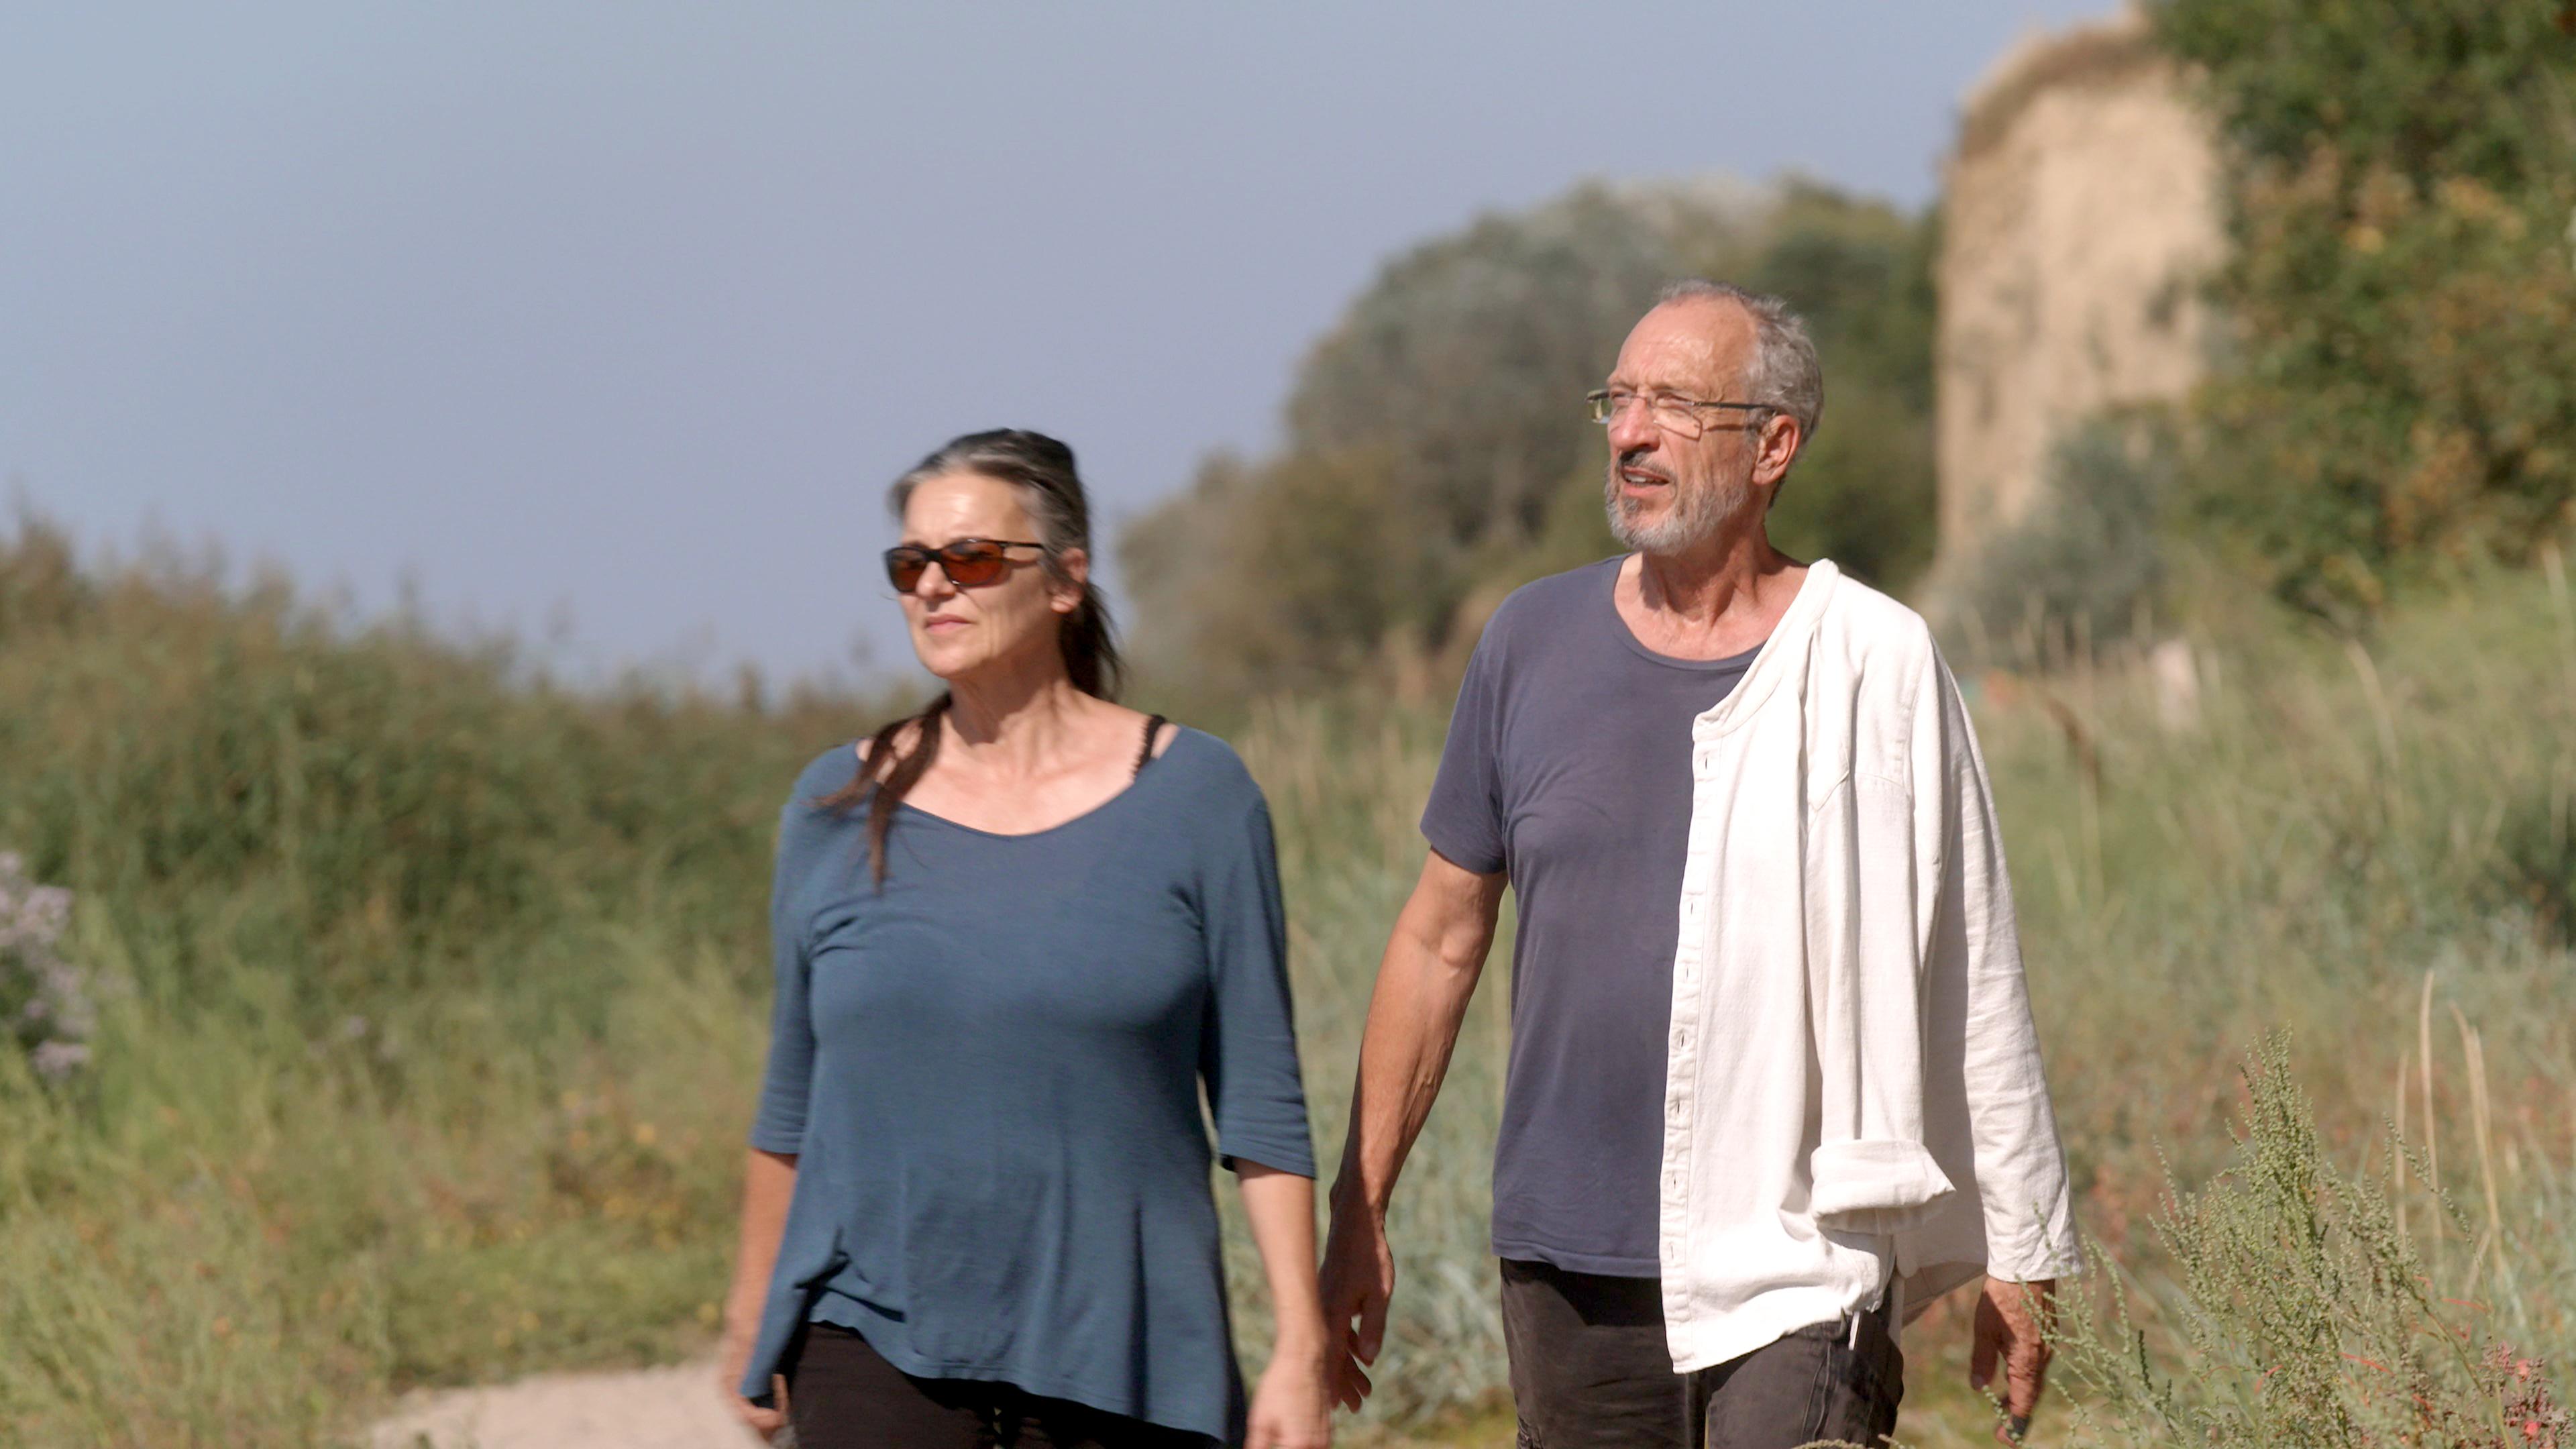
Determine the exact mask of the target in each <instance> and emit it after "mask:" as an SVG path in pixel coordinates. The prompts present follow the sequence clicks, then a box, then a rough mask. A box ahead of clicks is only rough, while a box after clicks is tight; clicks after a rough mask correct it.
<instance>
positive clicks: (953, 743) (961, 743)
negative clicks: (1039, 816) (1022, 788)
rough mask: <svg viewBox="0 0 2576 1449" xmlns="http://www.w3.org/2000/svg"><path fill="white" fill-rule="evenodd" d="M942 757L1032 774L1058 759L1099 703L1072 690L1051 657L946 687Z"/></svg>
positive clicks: (1068, 678) (981, 673)
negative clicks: (951, 753) (955, 755)
mask: <svg viewBox="0 0 2576 1449" xmlns="http://www.w3.org/2000/svg"><path fill="white" fill-rule="evenodd" d="M948 693H949V700H950V703H949V707H948V716H947V720H946V728H947V730H948V732H949V733H948V741H947V745H946V747H945V748H944V749H943V750H942V751H941V754H942V755H943V756H946V755H947V754H948V751H950V750H954V751H958V752H960V754H961V755H962V756H963V757H964V758H965V759H968V760H972V761H973V762H974V763H975V764H976V765H977V766H978V767H980V768H983V769H989V770H994V771H998V772H1003V773H1008V774H1023V773H1036V772H1037V771H1038V770H1040V769H1041V768H1042V767H1043V766H1044V765H1045V764H1046V763H1047V762H1048V761H1049V760H1051V759H1053V758H1054V757H1056V756H1057V755H1059V754H1060V753H1061V752H1062V750H1063V748H1064V746H1065V744H1066V743H1067V742H1068V740H1069V739H1070V738H1071V737H1072V736H1073V735H1074V734H1075V732H1076V728H1075V727H1076V725H1077V722H1078V721H1080V720H1081V718H1082V717H1083V716H1084V715H1085V714H1086V713H1088V712H1089V711H1090V710H1091V709H1092V708H1094V707H1095V706H1096V705H1097V704H1098V703H1099V702H1098V701H1097V700H1094V699H1093V698H1092V697H1091V696H1090V695H1087V694H1084V693H1083V692H1082V691H1081V690H1079V689H1076V688H1074V687H1073V679H1072V677H1071V676H1069V675H1068V674H1066V673H1065V671H1064V665H1063V661H1061V660H1060V659H1056V658H1053V657H1049V658H1048V659H1046V660H1045V661H1043V663H1039V662H1035V661H1032V662H1031V663H1030V664H1029V665H1026V666H1023V667H1020V668H1016V669H1015V668H1010V667H1008V666H1007V665H1005V666H1003V667H1000V668H996V669H991V670H981V671H978V672H977V677H975V678H960V679H955V680H951V681H950V682H949V688H948Z"/></svg>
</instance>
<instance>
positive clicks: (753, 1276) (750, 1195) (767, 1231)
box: [717, 1147, 796, 1434]
mask: <svg viewBox="0 0 2576 1449" xmlns="http://www.w3.org/2000/svg"><path fill="white" fill-rule="evenodd" d="M795 1195H796V1155H795V1154H794V1153H792V1152H763V1151H761V1150H760V1149H759V1148H757V1147H755V1148H753V1149H751V1155H750V1157H749V1158H748V1159H747V1160H746V1161H745V1162H744V1164H743V1170H742V1247H741V1249H740V1251H739V1252H738V1253H737V1254H736V1255H735V1259H734V1270H733V1291H731V1292H730V1293H727V1294H726V1295H725V1311H724V1352H723V1353H722V1354H721V1355H719V1356H718V1359H717V1362H718V1364H719V1365H720V1367H719V1368H718V1369H717V1372H718V1373H719V1374H720V1375H721V1376H722V1377H723V1379H724V1394H725V1397H726V1398H727V1399H729V1400H731V1401H732V1403H733V1407H734V1412H735V1413H737V1414H739V1415H741V1416H742V1421H743V1422H744V1423H746V1424H749V1425H750V1426H751V1427H752V1429H753V1430H754V1431H756V1432H758V1433H761V1434H772V1433H776V1432H777V1431H778V1429H779V1428H780V1427H781V1426H783V1425H785V1424H786V1422H787V1413H786V1409H787V1392H786V1385H784V1384H779V1385H776V1388H777V1390H778V1407H777V1408H775V1409H763V1408H758V1407H756V1406H754V1405H753V1404H752V1402H751V1401H750V1400H749V1399H746V1398H743V1397H742V1396H741V1387H742V1371H743V1368H744V1366H745V1365H747V1364H749V1363H750V1362H751V1344H752V1340H753V1339H754V1338H757V1337H758V1336H759V1335H760V1310H761V1307H762V1305H763V1304H764V1303H765V1302H766V1301H767V1299H768V1297H769V1271H770V1269H772V1268H773V1267H776V1266H777V1263H778V1240H779V1239H780V1238H781V1237H782V1236H784V1235H785V1233H786V1231H787V1204H788V1202H789V1200H791V1199H792V1198H794V1197H795Z"/></svg>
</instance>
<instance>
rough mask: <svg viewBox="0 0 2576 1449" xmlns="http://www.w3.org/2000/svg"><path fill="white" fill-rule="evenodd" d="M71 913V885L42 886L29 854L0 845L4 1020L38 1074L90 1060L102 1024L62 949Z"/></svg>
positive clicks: (55, 1074) (64, 1072)
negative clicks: (31, 874) (32, 874)
mask: <svg viewBox="0 0 2576 1449" xmlns="http://www.w3.org/2000/svg"><path fill="white" fill-rule="evenodd" d="M71 915H72V893H71V892H70V891H67V890H64V889H63V888H62V887H60V886H45V885H38V884H36V883H35V882H34V881H33V880H31V879H29V878H28V876H27V866H26V861H25V860H24V859H22V858H21V857H20V856H18V855H17V854H15V853H14V852H10V851H0V1023H6V1025H7V1027H8V1032H9V1036H10V1039H11V1040H12V1041H13V1042H14V1043H15V1044H16V1045H17V1046H18V1048H19V1049H20V1050H22V1051H24V1052H26V1053H27V1058H28V1060H29V1061H30V1062H31V1063H33V1064H34V1066H35V1069H36V1075H38V1076H40V1077H46V1078H51V1079H57V1080H59V1079H60V1078H63V1077H66V1076H69V1075H70V1074H71V1073H72V1071H73V1070H74V1069H76V1068H78V1067H79V1066H80V1065H81V1064H83V1063H84V1062H87V1061H88V1060H89V1035H90V1032H91V1031H92V1030H93V1029H95V1028H96V1026H97V1024H98V1010H97V1007H96V1005H95V1004H94V1003H93V1002H92V1001H91V999H90V993H89V987H88V983H87V982H86V981H85V980H84V979H83V978H82V975H81V973H80V971H79V970H78V969H77V968H75V967H74V966H73V965H72V964H71V963H70V962H69V961H66V960H64V959H63V957H62V953H61V947H60V942H61V940H62V935H63V928H64V926H66V925H67V924H69V923H70V921H71Z"/></svg>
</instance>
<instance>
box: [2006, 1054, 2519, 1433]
mask: <svg viewBox="0 0 2576 1449" xmlns="http://www.w3.org/2000/svg"><path fill="white" fill-rule="evenodd" d="M2245 1081H2246V1086H2247V1089H2248V1101H2247V1104H2246V1106H2245V1108H2244V1110H2243V1113H2242V1115H2241V1117H2240V1120H2239V1122H2238V1124H2237V1126H2236V1128H2235V1131H2234V1136H2235V1140H2236V1144H2237V1150H2236V1155H2235V1159H2234V1161H2233V1162H2232V1163H2231V1164H2230V1165H2229V1167H2228V1168H2227V1170H2226V1171H2225V1172H2223V1173H2221V1174H2220V1175H2219V1176H2218V1177H2217V1178H2215V1179H2213V1180H2212V1181H2210V1182H2209V1183H2207V1184H2206V1185H2204V1186H2203V1187H2202V1188H2200V1189H2199V1190H2198V1191H2196V1192H2195V1191H2189V1190H2186V1189H2184V1188H2182V1187H2180V1186H2179V1185H2175V1184H2173V1183H2172V1182H2171V1180H2170V1178H2169V1179H2168V1197H2167V1201H2166V1207H2165V1210H2164V1212H2163V1213H2162V1214H2161V1215H2159V1217H2158V1218H2157V1220H2156V1224H2155V1227H2156V1236H2157V1238H2158V1240H2159V1241H2160V1242H2161V1244H2162V1246H2163V1247H2164V1249H2165V1252H2166V1255H2167V1256H2168V1257H2169V1258H2170V1260H2171V1270H2172V1275H2173V1277H2172V1285H2173V1286H2172V1291H2171V1292H2170V1293H2169V1294H2167V1295H2165V1296H2164V1298H2163V1299H2162V1300H2161V1306H2162V1308H2163V1309H2164V1314H2163V1320H2164V1323H2163V1331H2161V1332H2160V1333H2158V1334H2157V1335H2155V1336H2156V1337H2158V1338H2160V1339H2162V1340H2164V1341H2166V1342H2168V1343H2170V1344H2171V1345H2172V1350H2171V1351H2172V1353H2173V1356H2174V1357H2175V1358H2176V1359H2178V1360H2179V1362H2178V1365H2177V1366H2176V1367H2174V1368H2173V1369H2170V1370H2168V1371H2165V1372H2162V1373H2159V1372H2158V1370H2157V1368H2156V1365H2155V1361H2154V1359H2155V1355H2154V1354H2153V1353H2152V1352H2151V1351H2150V1348H2149V1341H2150V1335H2149V1333H2148V1332H2147V1331H2146V1330H2145V1329H2143V1328H2142V1327H2141V1326H2140V1324H2139V1322H2138V1320H2137V1319H2136V1318H2134V1317H2133V1316H2132V1315H2131V1313H2130V1310H2129V1302H2128V1295H2127V1294H2126V1293H2125V1292H2124V1291H2122V1290H2121V1286H2120V1283H2119V1280H2118V1279H2117V1278H2116V1277H2114V1278H2113V1279H2112V1281H2111V1284H2110V1292H2109V1295H2108V1296H2109V1297H2110V1299H2111V1307H2110V1308H2109V1310H2108V1311H2107V1313H2106V1312H2104V1311H2102V1310H2101V1309H2099V1308H2097V1306H2096V1305H2095V1304H2094V1302H2093V1301H2092V1299H2091V1298H2090V1297H2089V1296H2088V1295H2087V1294H2085V1293H2082V1292H2077V1293H2071V1294H2068V1295H2066V1297H2065V1300H2064V1302H2065V1310H2066V1311H2065V1314H2064V1317H2063V1319H2062V1320H2061V1322H2060V1324H2059V1325H2058V1330H2057V1337H2058V1340H2059V1341H2058V1355H2059V1357H2058V1365H2059V1367H2058V1375H2059V1377H2060V1379H2061V1381H2071V1383H2070V1386H2071V1387H2072V1388H2073V1389H2074V1390H2075V1392H2074V1393H2073V1394H2072V1396H2071V1398H2070V1402H2071V1405H2072V1408H2071V1412H2072V1414H2073V1415H2074V1417H2075V1419H2076V1421H2077V1423H2078V1425H2079V1426H2080V1428H2081V1430H2082V1437H2083V1439H2084V1441H2085V1442H2089V1443H2096V1444H2111V1445H2129V1444H2136V1445H2146V1444H2172V1443H2183V1444H2225V1445H2231V1446H2244V1449H2272V1446H2278V1449H2315V1446H2321V1445H2374V1444H2408V1445H2423V1446H2437V1445H2438V1446H2480V1449H2488V1446H2492V1449H2505V1446H2520V1449H2555V1446H2557V1445H2558V1444H2559V1443H2560V1442H2561V1440H2562V1438H2563V1437H2564V1436H2565V1434H2566V1432H2567V1429H2568V1419H2567V1415H2566V1414H2565V1413H2564V1412H2563V1411H2561V1410H2560V1409H2558V1408H2557V1407H2556V1404H2555V1401H2554V1398H2553V1397H2552V1393H2551V1387H2550V1384H2549V1380H2548V1378H2547V1377H2546V1375H2545V1374H2544V1372H2543V1371H2542V1365H2541V1364H2540V1363H2539V1362H2538V1361H2537V1360H2534V1359H2530V1358H2526V1357H2523V1356H2522V1355H2520V1354H2517V1353H2515V1352H2514V1351H2513V1350H2512V1349H2511V1348H2510V1347H2508V1346H2506V1345H2504V1344H2501V1343H2495V1342H2489V1341H2486V1340H2485V1339H2484V1338H2483V1337H2482V1335H2481V1334H2480V1332H2479V1330H2478V1328H2477V1326H2476V1324H2475V1323H2474V1321H2473V1320H2472V1314H2471V1311H2470V1310H2471V1309H2472V1308H2473V1307H2474V1305H2472V1304H2469V1303H2466V1302H2464V1301H2461V1300H2457V1299H2451V1298H2446V1297H2444V1296H2442V1294H2441V1293H2440V1292H2439V1291H2437V1290H2436V1289H2435V1287H2434V1286H2433V1285H2432V1279H2431V1277H2430V1275H2429V1274H2428V1272H2427V1270H2426V1267H2425V1264H2424V1262H2423V1260H2422V1259H2421V1258H2420V1257H2419V1256H2418V1254H2417V1251H2416V1247H2415V1243H2414V1240H2413V1239H2412V1238H2411V1237H2410V1236H2409V1235H2408V1234H2407V1233H2406V1231H2405V1229H2404V1228H2403V1227H2402V1226H2401V1221H2400V1219H2399V1217H2398V1215H2397V1213H2396V1210H2395V1208H2394V1206H2393V1203H2392V1197H2393V1194H2394V1193H2395V1192H2396V1191H2397V1190H2398V1187H2399V1184H2398V1183H2397V1181H2396V1179H2397V1178H2398V1177H2399V1175H2400V1174H2401V1173H2403V1172H2409V1171H2411V1172H2412V1173H2413V1174H2414V1175H2415V1176H2416V1177H2417V1178H2418V1179H2419V1180H2422V1181H2424V1182H2426V1183H2427V1184H2428V1185H2429V1184H2430V1174H2429V1173H2428V1171H2427V1170H2426V1168H2425V1166H2424V1162H2423V1159H2422V1158H2421V1157H2420V1156H2418V1155H2415V1154H2411V1153H2409V1152H2408V1151H2407V1150H2406V1148H2405V1144H2404V1143H2403V1142H2401V1141H2400V1140H2399V1139H2398V1138H2397V1136H2396V1134H2395V1132H2394V1131H2391V1132H2390V1133H2389V1134H2388V1136H2387V1138H2386V1140H2385V1143H2384V1145H2385V1147H2386V1149H2387V1151H2386V1155H2385V1159H2384V1160H2385V1161H2386V1163H2387V1164H2388V1165H2387V1167H2386V1168H2385V1170H2384V1172H2383V1173H2382V1174H2381V1175H2379V1176H2372V1175H2369V1174H2367V1173H2363V1172H2355V1173H2352V1174H2349V1175H2347V1174H2345V1173H2344V1172H2342V1171H2340V1170H2339V1169H2338V1168H2337V1167H2336V1166H2335V1164H2334V1162H2333V1161H2332V1159H2331V1158H2330V1157H2329V1156H2328V1155H2327V1152H2326V1147H2325V1141H2324V1138H2323V1137H2322V1136H2321V1135H2320V1133H2319V1132H2318V1130H2317V1124H2316V1115H2315V1112H2314V1111H2313V1110H2312V1109H2311V1108H2310V1106H2309V1104H2308V1099H2307V1096H2306V1094H2305V1093H2304V1092H2303V1091H2301V1090H2300V1087H2299V1084H2298V1082H2297V1081H2296V1079H2295V1078H2294V1077H2293V1076H2292V1075H2291V1072H2290V1066H2289V1051H2288V1046H2287V1043H2286V1041H2285V1040H2284V1039H2283V1038H2282V1037H2281V1036H2279V1035H2277V1034H2276V1035H2274V1036H2271V1037H2269V1038H2267V1039H2266V1040H2265V1041H2263V1042H2262V1043H2261V1044H2260V1045H2258V1046H2257V1047H2256V1048H2255V1050H2254V1052H2253V1054H2252V1057H2251V1059H2250V1061H2249V1062H2248V1064H2247V1068H2246V1071H2245ZM2443 1206H2444V1207H2445V1208H2446V1209H2447V1208H2448V1207H2449V1203H2448V1201H2447V1200H2443ZM2452 1216H2453V1217H2454V1219H2455V1220H2456V1222H2457V1225H2458V1226H2459V1228H2460V1230H2461V1232H2462V1233H2463V1234H2466V1233H2467V1231H2468V1229H2467V1224H2466V1220H2465V1219H2464V1218H2460V1217H2459V1215H2458V1214H2456V1212H2455V1213H2453V1214H2452ZM2105 1256H2106V1255H2104V1254H2102V1253H2101V1252H2100V1251H2099V1250H2098V1249H2097V1251H2096V1253H2095V1258H2096V1260H2097V1261H2103V1260H2104V1259H2105Z"/></svg>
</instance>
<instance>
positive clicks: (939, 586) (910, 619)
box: [901, 473, 1090, 683]
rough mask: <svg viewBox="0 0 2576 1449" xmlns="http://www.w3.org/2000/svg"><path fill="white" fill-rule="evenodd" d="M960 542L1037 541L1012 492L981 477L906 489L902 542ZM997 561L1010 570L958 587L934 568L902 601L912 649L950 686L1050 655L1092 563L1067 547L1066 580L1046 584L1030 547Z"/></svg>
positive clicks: (946, 477)
mask: <svg viewBox="0 0 2576 1449" xmlns="http://www.w3.org/2000/svg"><path fill="white" fill-rule="evenodd" d="M967 538H986V539H993V540H996V541H1002V540H1007V541H1010V542H1014V543H1028V542H1031V541H1034V540H1035V539H1036V538H1037V525H1036V523H1035V522H1033V521H1032V520H1031V519H1030V518H1029V511H1028V509H1027V508H1026V507H1024V506H1022V504H1021V502H1020V488H1019V485H1017V484H1015V483H1006V482H1003V481H1002V480H1001V479H998V478H987V477H985V476H984V475H983V474H981V473H947V474H942V475H941V476H939V477H936V478H932V479H930V480H928V481H926V482H924V483H922V484H921V485H920V486H918V487H916V488H914V489H913V490H912V498H911V500H910V501H909V502H907V503H906V504H905V505H904V509H903V542H905V543H908V544H912V545H914V546H916V547H919V548H934V549H935V548H940V547H943V546H945V545H948V544H951V543H955V542H957V541H958V540H959V539H967ZM1005 557H1007V558H1008V559H1009V560H1010V567H1009V568H1007V569H1006V570H1004V571H1003V574H1002V577H1001V578H999V579H997V580H995V581H994V582H992V583H989V584H982V585H978V586H977V587H974V588H959V587H958V586H957V584H956V582H955V581H954V580H952V579H950V578H949V577H948V570H947V569H946V568H945V567H944V566H942V565H940V564H938V563H936V562H934V563H932V564H931V566H930V567H928V568H926V569H923V570H922V571H921V578H920V579H919V580H918V581H916V582H915V583H914V585H913V586H912V588H911V590H910V591H908V592H906V593H904V594H903V595H902V596H901V597H902V600H903V616H904V621H905V622H906V623H907V624H909V625H910V626H911V628H912V649H913V652H914V653H915V654H917V655H919V656H920V657H921V665H922V667H923V668H924V669H927V670H929V671H930V672H931V673H932V674H934V675H937V676H938V677H939V678H941V679H944V680H948V681H950V682H951V683H954V682H956V681H957V680H959V679H961V678H972V677H974V676H976V675H978V674H981V673H984V672H986V671H988V670H993V669H995V668H997V667H999V668H1004V669H1009V668H1022V667H1026V666H1027V665H1028V664H1029V663H1031V662H1039V661H1051V660H1054V659H1055V658H1056V657H1057V652H1056V651H1057V649H1058V648H1059V646H1058V644H1057V642H1056V638H1057V632H1058V630H1059V629H1060V628H1061V627H1062V621H1063V616H1064V615H1067V614H1070V613H1072V612H1073V611H1074V609H1075V608H1076V607H1077V606H1079V605H1080V604H1081V602H1082V589H1081V584H1082V580H1083V578H1084V577H1085V575H1086V573H1087V571H1088V570H1089V567H1090V560H1089V559H1087V558H1085V557H1084V556H1083V554H1082V552H1081V550H1079V549H1070V550H1067V551H1066V552H1065V554H1064V557H1063V560H1062V567H1063V569H1064V572H1065V573H1066V575H1067V576H1068V577H1067V581H1066V582H1062V583H1058V582H1056V581H1054V580H1051V579H1049V578H1048V577H1047V571H1046V569H1045V567H1044V565H1043V562H1042V560H1043V558H1044V555H1042V554H1040V553H1039V552H1038V550H1036V549H1034V548H1014V549H1010V550H1008V551H1007V552H1006V554H1005Z"/></svg>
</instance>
